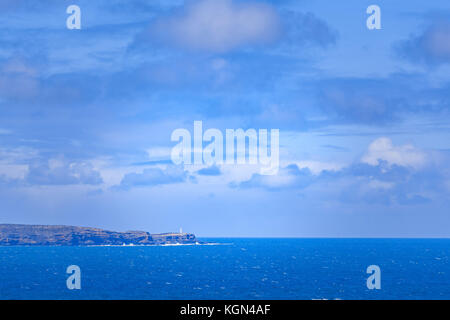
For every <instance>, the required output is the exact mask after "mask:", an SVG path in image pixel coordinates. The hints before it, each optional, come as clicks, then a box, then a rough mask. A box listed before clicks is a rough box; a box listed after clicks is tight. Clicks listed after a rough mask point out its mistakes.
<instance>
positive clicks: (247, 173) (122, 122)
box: [0, 0, 450, 237]
mask: <svg viewBox="0 0 450 320" xmlns="http://www.w3.org/2000/svg"><path fill="white" fill-rule="evenodd" d="M373 4H376V5H378V6H379V8H380V10H381V29H374V30H369V29H368V28H367V25H366V20H367V19H368V18H369V16H370V14H367V12H366V9H367V8H368V6H370V5H373ZM70 5H77V6H79V8H80V10H81V29H68V28H67V26H66V20H67V18H68V17H69V16H70V14H68V13H67V12H66V9H67V8H68V7H69V6H70ZM449 120H450V2H448V1H447V0H435V1H417V0H409V1H406V0H402V1H383V0H375V1H372V0H371V1H365V0H348V1H324V0H314V1H313V0H296V1H294V0H292V1H290V0H284V1H283V0H281V1H257V0H255V1H250V0H249V1H247V0H240V1H238V0H189V1H182V0H151V1H150V0H128V1H125V0H108V1H106V0H96V1H87V0H70V1H66V0H40V1H35V0H14V1H13V0H0V223H27V224H63V225H79V226H90V227H100V228H106V229H110V230H117V231H126V230H145V231H149V232H152V233H159V232H168V231H177V230H178V229H179V228H180V227H182V228H183V230H184V231H185V232H192V233H195V234H196V235H197V236H199V237H449V236H450V211H449V209H448V208H449V207H450V161H449V160H450V121H449ZM194 121H202V123H203V127H204V129H205V130H206V129H208V128H217V129H219V130H221V131H222V132H225V130H226V129H237V128H243V129H244V130H247V129H250V128H254V129H256V130H260V129H267V130H271V129H278V130H279V132H280V168H279V170H278V173H277V174H276V175H262V174H260V171H259V168H258V166H255V165H250V164H239V165H238V164H236V165H221V164H218V165H212V166H207V165H195V166H194V165H175V164H174V163H173V162H172V161H171V150H172V148H173V147H174V145H175V143H174V142H173V141H171V134H172V132H173V131H174V130H175V129H177V128H184V129H187V130H189V131H191V132H192V130H193V125H194Z"/></svg>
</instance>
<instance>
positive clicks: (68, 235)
mask: <svg viewBox="0 0 450 320" xmlns="http://www.w3.org/2000/svg"><path fill="white" fill-rule="evenodd" d="M195 243H197V240H196V237H195V235H194V234H192V233H161V234H151V233H149V232H145V231H126V232H116V231H108V230H103V229H98V228H87V227H76V226H55V225H25V224H0V246H102V245H103V246H107V245H111V246H122V245H176V244H195Z"/></svg>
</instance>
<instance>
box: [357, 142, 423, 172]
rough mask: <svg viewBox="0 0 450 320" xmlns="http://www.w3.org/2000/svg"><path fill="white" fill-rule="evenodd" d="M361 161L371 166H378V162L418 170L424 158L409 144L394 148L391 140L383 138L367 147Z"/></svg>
mask: <svg viewBox="0 0 450 320" xmlns="http://www.w3.org/2000/svg"><path fill="white" fill-rule="evenodd" d="M361 161H362V162H364V163H368V164H370V165H373V166H376V165H378V164H379V163H380V161H386V162H387V163H388V164H390V165H392V164H396V165H399V166H403V167H413V168H420V167H422V166H423V165H424V164H425V161H426V156H425V154H424V153H423V152H421V151H420V150H417V149H416V148H415V147H414V146H413V145H411V144H406V145H402V146H394V145H393V144H392V141H391V139H389V138H386V137H383V138H378V139H376V140H375V141H373V142H372V143H371V144H370V145H369V149H368V151H367V153H366V154H365V155H364V156H363V158H362V159H361Z"/></svg>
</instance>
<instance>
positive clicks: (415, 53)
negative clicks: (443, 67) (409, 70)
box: [395, 21, 450, 65]
mask: <svg viewBox="0 0 450 320" xmlns="http://www.w3.org/2000/svg"><path fill="white" fill-rule="evenodd" d="M395 49H396V51H397V53H398V54H399V55H400V56H401V57H403V58H405V59H407V60H409V61H411V62H413V63H425V64H428V65H439V64H444V63H450V21H441V22H438V23H434V24H433V25H431V26H429V27H428V28H426V29H425V30H424V32H423V33H422V34H420V35H412V36H411V37H410V38H409V39H408V40H405V41H402V42H400V43H397V44H396V46H395Z"/></svg>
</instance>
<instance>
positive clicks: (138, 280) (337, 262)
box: [0, 238, 450, 299]
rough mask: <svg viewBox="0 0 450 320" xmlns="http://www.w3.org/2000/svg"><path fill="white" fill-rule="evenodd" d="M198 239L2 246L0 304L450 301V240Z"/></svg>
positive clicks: (0, 255)
mask: <svg viewBox="0 0 450 320" xmlns="http://www.w3.org/2000/svg"><path fill="white" fill-rule="evenodd" d="M201 240H202V241H209V242H213V243H217V244H216V245H191V246H153V247H152V246H148V247H139V246H134V247H0V299H450V261H449V257H450V239H446V240H443V239H426V240H425V239H402V240H400V239H370V240H369V239H236V238H233V239H201ZM69 265H77V266H79V267H80V269H81V289H80V290H69V289H67V286H66V280H67V278H68V277H69V275H68V274H67V273H66V269H67V267H68V266H69ZM370 265H378V266H379V267H380V269H381V289H380V290H369V289H368V288H367V285H366V280H367V277H368V276H369V274H367V273H366V269H367V267H368V266H370Z"/></svg>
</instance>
